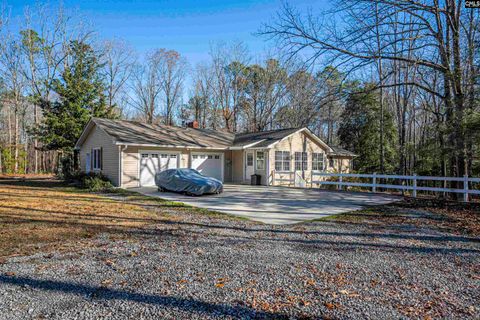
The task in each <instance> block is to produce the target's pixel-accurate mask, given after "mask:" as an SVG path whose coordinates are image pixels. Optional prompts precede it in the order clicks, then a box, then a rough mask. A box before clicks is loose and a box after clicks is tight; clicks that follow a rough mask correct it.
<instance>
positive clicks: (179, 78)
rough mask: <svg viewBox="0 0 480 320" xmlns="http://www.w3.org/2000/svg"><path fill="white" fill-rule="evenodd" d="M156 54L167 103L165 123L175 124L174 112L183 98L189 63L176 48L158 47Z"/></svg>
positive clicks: (160, 81) (160, 82) (164, 113)
mask: <svg viewBox="0 0 480 320" xmlns="http://www.w3.org/2000/svg"><path fill="white" fill-rule="evenodd" d="M154 55H155V60H156V61H158V64H157V72H158V76H157V77H158V79H159V84H160V90H161V92H162V95H163V100H164V103H165V108H164V111H163V119H164V123H165V124H166V125H173V120H174V114H175V112H176V111H177V108H178V107H179V103H180V100H181V98H182V92H183V91H182V90H183V82H184V80H185V74H186V68H187V63H186V61H185V59H183V58H182V57H181V56H180V54H179V53H178V52H176V51H174V50H166V49H158V50H156V51H155V53H154Z"/></svg>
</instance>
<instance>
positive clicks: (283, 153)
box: [274, 150, 292, 172]
mask: <svg viewBox="0 0 480 320" xmlns="http://www.w3.org/2000/svg"><path fill="white" fill-rule="evenodd" d="M277 152H282V160H280V161H279V160H277ZM285 153H287V154H288V158H289V159H288V160H285V158H284V157H285V156H284V155H285ZM274 157H275V170H276V171H277V172H290V171H291V169H292V154H291V153H290V151H282V150H275V154H274ZM277 162H279V163H281V165H280V166H281V168H282V170H277V168H276V167H277ZM285 163H288V170H285Z"/></svg>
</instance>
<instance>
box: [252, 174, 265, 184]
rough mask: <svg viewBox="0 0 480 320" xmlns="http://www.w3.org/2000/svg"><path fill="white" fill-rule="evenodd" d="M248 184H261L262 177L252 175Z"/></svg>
mask: <svg viewBox="0 0 480 320" xmlns="http://www.w3.org/2000/svg"><path fill="white" fill-rule="evenodd" d="M250 184H251V185H252V186H259V185H261V184H262V176H261V175H259V174H252V175H251V176H250Z"/></svg>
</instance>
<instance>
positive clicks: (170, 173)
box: [155, 169, 223, 196]
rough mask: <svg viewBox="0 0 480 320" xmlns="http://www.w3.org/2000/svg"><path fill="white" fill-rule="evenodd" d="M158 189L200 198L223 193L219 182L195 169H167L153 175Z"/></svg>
mask: <svg viewBox="0 0 480 320" xmlns="http://www.w3.org/2000/svg"><path fill="white" fill-rule="evenodd" d="M155 183H156V185H157V186H158V187H159V188H163V189H165V190H168V191H173V192H180V193H186V194H189V195H196V196H200V195H203V194H213V193H221V192H223V184H222V182H221V181H220V180H217V179H215V178H212V177H207V176H204V175H202V174H201V173H200V172H198V171H197V170H195V169H168V170H165V171H161V172H159V173H157V174H156V175H155Z"/></svg>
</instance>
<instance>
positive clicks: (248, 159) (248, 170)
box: [245, 151, 255, 181]
mask: <svg viewBox="0 0 480 320" xmlns="http://www.w3.org/2000/svg"><path fill="white" fill-rule="evenodd" d="M254 173H255V168H254V167H253V151H247V152H246V153H245V180H246V181H250V176H251V175H252V174H254Z"/></svg>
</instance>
